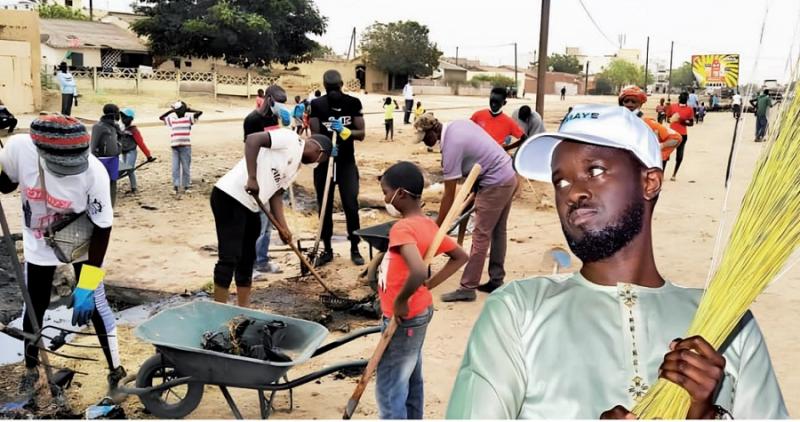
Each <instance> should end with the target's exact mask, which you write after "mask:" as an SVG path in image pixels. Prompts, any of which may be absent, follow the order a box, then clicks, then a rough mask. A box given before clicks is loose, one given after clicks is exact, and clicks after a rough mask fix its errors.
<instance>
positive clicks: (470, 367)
mask: <svg viewBox="0 0 800 422" xmlns="http://www.w3.org/2000/svg"><path fill="white" fill-rule="evenodd" d="M323 82H324V86H325V89H326V94H325V95H321V96H319V97H318V98H315V99H314V100H312V101H311V103H310V104H309V106H310V110H309V112H308V115H309V119H308V120H309V129H310V132H311V134H310V136H307V137H303V136H301V134H298V132H297V131H296V130H292V129H290V128H288V127H281V124H278V122H279V121H281V120H283V119H282V115H284V114H285V106H282V105H281V104H282V103H283V102H285V92H283V90H282V89H280V88H279V87H277V86H273V87H270V88H268V89H267V91H266V92H265V97H264V98H265V100H264V102H263V103H262V104H260V106H259V107H258V108H257V109H256V110H254V112H253V113H251V115H249V116H248V118H247V119H245V139H244V157H243V158H242V159H241V160H240V161H239V162H238V163H237V164H236V165H235V166H234V167H233V168H232V169H231V170H230V171H229V172H228V173H227V174H225V175H224V176H223V177H221V178H220V179H219V180H218V181H217V183H216V184H215V187H214V188H213V190H212V193H211V198H210V204H211V209H212V211H213V214H214V219H215V225H216V231H217V238H218V242H219V258H218V261H217V263H216V266H215V268H214V285H215V292H214V298H215V299H216V300H217V301H220V302H227V300H228V294H229V293H228V289H229V287H230V285H231V283H232V281H235V282H236V287H237V301H238V304H239V305H240V306H248V305H249V294H250V288H251V283H252V272H253V265H254V261H255V259H256V257H255V255H256V242H257V238H258V236H259V234H260V233H261V232H262V227H263V225H262V224H261V216H260V214H261V211H262V210H261V208H260V207H259V202H261V203H263V204H265V205H266V206H267V207H268V211H269V213H270V214H272V218H273V219H274V221H275V222H276V223H277V224H276V226H277V227H276V229H277V231H278V234H279V236H280V237H281V239H282V240H283V241H284V242H287V243H288V242H291V241H292V233H291V231H290V229H289V226H288V224H287V221H286V217H285V214H284V211H283V191H284V190H286V189H288V187H289V186H290V184H291V183H292V182H293V180H294V179H295V178H296V177H297V175H298V173H299V171H300V169H301V166H303V165H305V166H309V167H314V183H315V187H316V188H317V198H318V204H319V205H322V204H321V202H322V193H323V189H324V185H325V184H326V183H325V182H326V178H327V177H328V173H327V169H326V167H327V165H326V164H327V163H328V161H329V160H334V163H335V166H334V169H335V170H334V174H335V184H334V186H338V187H339V191H340V195H341V197H342V205H343V207H344V208H345V215H346V218H347V232H348V236H349V239H350V242H351V260H352V261H353V263H354V264H356V265H362V264H363V263H364V262H363V258H361V256H360V254H359V253H358V242H359V240H358V237H357V236H354V234H353V232H354V231H355V230H358V228H359V221H358V212H357V211H358V204H357V196H358V188H359V183H360V179H359V176H358V168H357V166H356V160H355V152H354V151H355V149H354V143H355V141H362V140H363V139H364V138H365V128H364V119H363V114H362V107H361V102H360V100H358V99H357V98H355V97H352V96H350V95H347V94H344V93H343V92H342V86H343V83H342V78H341V75H339V74H338V72H336V71H328V72H326V73H325V75H324V78H323ZM646 99H647V97H646V95H645V94H644V93H643V92H642V91H641V90H640V89H638V88H635V87H626V88H625V89H623V91H622V93H621V94H620V97H619V100H620V105H621V106H622V107H617V106H598V105H580V106H575V107H574V108H573V109H572V110H570V112H569V113H568V114H567V115H566V116H565V118H564V119H563V121H562V123H561V125H560V127H559V129H558V131H557V132H550V133H548V132H544V128H543V127H542V125H541V117H540V116H538V114H536V113H535V112H533V111H532V110H530V108H524V107H523V108H520V109H519V110H518V111H517V113H515V114H516V116H514V117H509V116H507V115H505V114H504V113H503V112H502V109H503V107H504V106H505V105H506V91H505V90H493V91H492V93H491V96H490V101H489V109H487V110H481V111H479V112H476V113H475V114H474V115H473V116H472V117H471V118H470V119H463V120H455V121H451V122H441V121H439V120H438V119H437V118H436V117H434V115H433V114H431V113H425V114H422V115H420V116H419V117H417V119H416V121H415V122H414V130H415V133H416V135H417V136H416V139H417V140H418V141H419V142H423V143H424V144H425V145H426V146H428V147H433V146H435V145H437V144H439V146H440V148H441V154H442V171H443V179H444V185H445V189H444V194H443V197H442V199H441V205H440V209H439V217H438V218H437V220H435V221H434V220H432V219H430V218H428V217H427V216H426V215H425V214H424V213H423V210H422V204H421V198H422V194H423V188H424V177H423V175H422V172H421V170H420V169H419V168H418V167H417V166H416V165H415V164H413V163H411V162H406V161H401V162H398V163H396V164H394V165H392V166H391V167H389V168H388V169H387V170H386V171H385V172H384V173H383V174H382V175H381V176H380V177H379V179H378V180H377V181H375V182H374V183H379V184H380V187H381V189H382V192H383V194H384V202H385V204H386V210H387V212H389V213H390V214H391V215H393V216H396V217H398V218H400V220H399V221H397V223H396V224H395V225H394V226H393V227H392V229H391V232H390V234H389V251H388V253H387V255H386V257H385V259H384V261H383V262H382V264H381V267H382V268H381V271H380V277H379V289H378V290H379V295H380V299H381V308H382V311H383V317H384V318H383V324H384V327H385V326H386V325H387V324H388V322H389V321H390V319H392V318H397V319H398V320H399V326H400V329H398V330H397V331H396V333H395V334H394V336H393V337H392V339H391V342H390V344H389V347H388V349H387V351H386V352H385V354H384V355H383V358H382V359H381V362H380V364H379V366H378V369H377V381H376V396H377V403H378V408H379V416H380V417H381V418H401V419H421V418H423V416H424V415H425V407H424V388H423V384H424V383H423V378H422V346H423V343H424V340H425V335H426V330H427V327H428V325H429V324H430V322H431V320H432V317H433V313H434V307H433V298H432V295H431V292H430V291H429V290H428V289H427V287H426V285H427V283H426V280H427V281H429V282H430V281H431V280H436V281H437V282H438V281H439V280H444V279H447V278H449V277H450V276H452V275H453V274H455V273H456V272H457V271H458V270H459V269H460V268H461V267H463V266H466V268H465V270H464V272H463V274H462V276H461V281H460V285H459V287H458V288H457V289H456V290H454V291H452V292H448V293H445V294H444V295H442V300H443V301H447V302H457V301H474V300H475V299H476V291H482V292H487V293H492V292H493V294H492V295H491V296H490V297H489V298H488V299H487V300H486V304H485V306H484V308H483V310H482V311H481V314H480V316H479V317H478V320H477V322H476V324H475V326H474V328H473V330H472V333H471V335H470V338H469V341H468V344H467V350H466V352H465V354H464V358H463V361H462V365H461V367H460V369H459V371H458V375H457V379H456V381H455V384H454V385H455V388H454V389H453V393H452V396H451V399H450V402H449V406H448V410H447V417H450V418H461V419H466V418H490V419H499V418H583V419H591V418H597V417H604V418H632V417H633V415H632V414H631V413H630V412H629V409H631V407H632V406H633V405H634V404H635V402H636V401H637V400H638V399H640V398H641V397H642V396H643V394H645V392H646V391H647V389H648V388H649V386H651V385H653V384H654V383H655V381H656V379H657V378H659V377H662V378H666V379H668V380H671V381H673V382H675V383H677V384H678V385H681V386H682V387H683V388H685V389H686V391H687V392H688V393H689V395H690V396H691V399H692V406H691V408H690V413H689V415H688V416H689V417H690V418H696V419H706V418H707V419H714V418H720V417H722V416H725V415H727V416H730V415H731V414H733V415H735V416H736V417H741V418H774V417H785V416H786V408H785V405H784V404H783V399H782V397H781V393H780V388H779V386H778V383H777V380H776V378H775V374H774V371H773V369H772V366H771V362H770V359H769V355H768V352H767V350H766V346H765V343H764V341H763V338H762V335H761V332H760V330H759V329H758V326H757V325H756V323H755V320H754V319H753V317H752V315H750V314H748V315H747V316H746V317H745V319H744V320H743V321H742V322H741V323H740V326H739V327H738V328H737V330H735V332H734V334H733V335H732V338H731V341H728V342H726V346H724V347H723V348H722V349H720V350H714V349H713V348H712V347H711V346H710V345H709V344H708V343H707V342H706V341H705V340H704V339H702V338H700V337H692V338H687V339H682V338H680V336H681V335H683V333H684V332H685V331H686V327H687V326H688V324H689V322H690V319H691V316H692V315H693V314H694V313H695V310H696V308H697V305H698V303H699V299H700V296H701V294H702V290H699V289H685V288H680V287H677V286H675V285H673V284H672V283H671V282H669V281H667V280H665V279H664V277H662V275H661V274H660V273H659V272H658V270H657V266H656V265H655V260H654V254H653V248H652V241H651V239H652V234H651V226H652V215H653V210H654V207H655V204H656V201H657V199H658V197H659V194H660V193H661V189H662V180H663V177H664V176H663V168H664V167H665V165H666V162H667V161H668V159H669V153H667V151H671V150H672V149H675V148H680V146H681V145H685V143H686V135H685V132H684V133H681V132H680V131H678V130H677V129H674V128H675V127H676V125H681V126H684V127H686V126H691V123H690V121H693V115H692V114H689V113H691V110H690V109H689V110H685V107H687V106H686V101H685V97H684V96H683V95H681V97H680V98H679V104H678V105H677V106H676V108H675V109H674V110H671V111H672V113H671V114H670V113H668V114H669V120H670V122H671V126H672V127H673V129H672V130H674V131H675V132H677V134H676V133H672V131H670V130H669V129H666V128H663V126H660V125H659V126H656V125H658V123H657V122H655V124H653V123H654V122H652V120H653V119H650V118H647V117H645V118H642V117H641V111H640V108H641V106H642V104H644V102H645V101H646ZM188 112H190V110H189V109H188V107H187V108H185V109H183V107H182V106H179V107H173V110H171V111H170V112H169V113H165V115H164V116H162V119H163V120H165V122H166V123H167V125H171V126H170V127H172V128H173V132H172V136H173V137H172V139H173V142H174V143H175V142H176V141H177V143H178V144H180V142H181V139H182V138H181V137H182V136H184V131H185V129H186V127H187V126H188V127H191V123H192V120H193V119H194V118H196V116H197V114H195V115H194V117H189V118H188V120H186V119H187V117H186V113H188ZM104 113H105V115H104V117H106V115H107V116H108V117H106V119H105V120H106V121H107V123H109V124H111V122H112V121H114V120H115V118H116V115H117V112H116V111H115V109H114V108H112V107H108V109H107V110H104ZM197 113H199V112H197ZM119 114H120V118H122V115H124V116H128V117H130V118H131V119H132V117H133V116H132V115H128V114H127V113H125V112H124V111H123V112H120V113H119ZM517 122H524V125H522V124H519V123H517ZM248 125H249V127H250V130H252V132H249V133H248ZM284 126H286V125H284ZM176 128H177V129H176ZM99 130H100V129H98V131H99ZM93 132H94V128H93ZM177 146H178V147H180V146H184V145H177ZM94 148H95V146H94V145H93V143H92V137H91V136H90V135H89V133H88V132H87V130H86V128H85V127H84V126H83V125H82V124H81V123H80V122H78V121H77V120H75V119H73V118H71V117H69V116H63V115H57V114H54V115H45V116H41V117H39V118H38V119H36V120H35V121H34V122H33V124H32V125H31V132H30V134H29V135H28V134H21V135H16V136H14V137H12V138H11V139H10V140H9V141H8V144H7V145H6V146H5V148H3V149H2V151H0V166H2V173H0V191H2V192H3V193H10V192H12V191H14V190H16V189H19V190H20V192H21V197H22V206H23V210H24V213H23V220H24V221H23V223H24V224H23V238H24V254H25V261H26V263H25V265H26V278H27V280H26V281H27V286H28V292H29V294H30V295H31V297H32V299H33V303H34V310H35V313H36V318H37V320H38V322H39V323H40V324H41V321H42V317H43V315H44V311H45V310H46V308H47V305H48V304H49V297H50V296H49V295H50V288H51V286H52V280H53V274H54V272H55V268H56V266H58V265H61V264H68V263H69V264H73V265H74V266H75V272H76V275H77V278H78V285H77V287H76V288H75V290H74V292H73V299H72V303H73V307H74V314H73V323H75V324H77V325H83V324H86V323H88V322H89V321H91V322H92V324H93V326H94V328H95V330H96V332H97V335H98V338H99V339H100V343H101V345H102V346H103V350H104V353H105V355H106V359H107V361H108V367H109V375H108V383H109V388H110V389H113V388H114V387H115V386H116V384H117V383H118V382H119V380H120V379H121V378H122V377H124V375H125V370H124V368H122V366H121V364H120V360H119V351H118V342H117V338H116V329H115V325H114V317H113V314H112V312H111V309H110V308H109V306H108V301H107V300H106V298H105V293H104V287H103V277H104V274H105V273H104V270H103V269H102V268H103V259H104V256H105V252H106V249H107V246H108V242H109V238H110V234H111V227H112V222H113V211H112V197H111V184H110V182H111V179H110V177H109V174H108V172H107V170H106V166H104V165H103V163H102V162H101V160H100V159H99V158H98V157H96V156H95V155H93V154H92V152H93V151H94ZM513 149H516V152H515V154H514V156H513V157H512V156H511V155H509V153H508V151H510V150H513ZM178 155H180V154H178ZM178 161H180V159H179V160H178ZM678 161H680V158H679V159H678ZM476 163H477V164H480V165H481V173H480V175H479V177H478V181H477V183H476V185H477V188H476V195H475V199H474V201H475V207H476V214H475V229H474V231H473V235H472V245H471V250H470V253H469V254H467V253H466V251H464V250H463V249H462V248H461V247H460V246H459V245H458V244H457V243H456V242H455V241H454V240H453V239H450V238H446V239H445V240H444V241H443V242H442V243H441V245H440V246H439V248H438V250H437V251H436V253H437V255H438V254H445V255H447V256H448V257H449V260H448V261H447V262H446V263H445V265H444V266H443V267H442V268H441V269H440V270H439V271H436V272H434V273H433V275H432V276H429V274H430V272H429V268H427V267H426V265H425V264H424V262H423V259H422V257H423V256H424V255H425V253H426V252H427V249H428V247H429V245H430V244H431V243H432V240H433V237H434V234H435V233H436V231H437V230H438V227H439V225H441V224H442V222H443V219H444V216H445V215H446V214H447V213H448V211H449V209H450V207H452V204H453V201H454V198H455V193H456V190H457V187H458V183H459V180H460V179H462V178H463V177H464V176H465V175H466V174H467V173H468V172H469V171H470V170H471V169H472V167H473V165H474V164H476ZM320 164H322V165H320ZM676 167H677V166H676ZM519 177H524V178H528V179H533V180H540V181H543V182H547V183H551V184H552V185H553V189H554V191H555V201H556V210H557V214H558V216H559V219H560V222H561V226H562V229H563V231H564V234H565V236H566V241H567V244H568V245H569V247H570V249H571V250H572V251H573V253H574V254H575V255H576V256H577V257H578V258H579V259H580V260H581V261H582V263H583V265H582V267H581V269H580V271H579V272H576V273H574V274H568V275H556V276H548V277H536V278H531V279H528V280H520V281H516V282H514V283H511V284H509V285H505V286H504V278H505V268H504V263H505V254H506V243H507V220H508V216H509V213H510V209H511V205H512V199H513V196H514V192H515V190H516V189H517V187H518V178H519ZM332 196H333V195H332V192H331V194H330V195H329V201H330V202H331V203H332ZM256 198H257V199H256ZM331 203H329V204H328V206H327V207H326V208H327V211H326V214H327V215H324V216H322V218H321V220H322V224H323V230H322V232H323V234H322V238H323V241H324V245H325V250H324V254H323V256H322V257H320V258H321V259H318V260H317V262H316V264H318V265H324V264H325V263H327V262H330V260H332V259H333V252H332V249H331V244H330V240H331V235H332V220H331V218H330V214H329V213H331V209H332V206H331V205H332V204H331ZM320 208H322V207H320ZM76 214H85V215H86V216H87V218H88V219H89V220H90V221H91V222H92V224H93V225H94V230H93V231H92V234H91V239H90V246H89V248H88V253H87V254H86V255H85V256H82V257H79V258H77V259H74V260H70V261H69V262H64V261H63V260H62V259H60V255H59V254H56V251H55V250H54V246H53V245H52V244H51V243H49V242H48V241H47V238H48V236H47V233H48V232H49V230H50V227H51V224H53V223H54V222H58V221H59V220H62V219H64V218H70V216H73V215H76ZM325 254H327V256H326V255H325ZM487 255H489V269H488V276H489V278H488V281H487V282H485V283H483V284H481V283H480V281H481V279H482V278H483V269H484V267H485V266H486V262H485V261H486V258H487ZM24 325H25V330H26V331H28V332H30V331H31V330H32V324H31V322H30V321H29V320H28V319H27V318H25V323H24ZM664 353H666V355H665V354H664ZM37 356H38V350H37V349H36V347H35V345H32V344H26V354H25V364H26V367H27V368H28V371H27V373H26V375H25V377H24V380H23V383H22V385H21V387H22V388H26V387H27V388H30V386H31V385H32V383H34V382H35V380H36V378H37V377H38V371H37V370H36V368H37V365H38V363H39V362H38V358H37ZM565 368H566V369H565ZM723 369H724V370H723Z"/></svg>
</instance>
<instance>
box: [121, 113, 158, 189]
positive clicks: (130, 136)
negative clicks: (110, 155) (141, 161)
mask: <svg viewBox="0 0 800 422" xmlns="http://www.w3.org/2000/svg"><path fill="white" fill-rule="evenodd" d="M120 117H121V120H122V124H123V125H125V130H124V131H123V132H122V137H121V138H120V144H121V146H122V163H123V165H124V167H125V168H126V169H129V170H128V179H129V180H130V182H131V190H130V191H128V192H127V193H128V194H129V195H136V193H137V190H136V169H135V168H136V155H137V154H136V148H137V147H138V148H141V150H142V152H143V153H144V156H145V157H147V161H148V162H152V161H155V157H153V156H152V155H151V154H150V150H149V149H147V145H145V143H144V138H143V137H142V133H141V132H140V131H139V128H138V127H136V125H134V124H133V119H134V118H135V117H136V113H135V112H134V111H133V109H131V108H126V109H125V110H122V111H121V112H120Z"/></svg>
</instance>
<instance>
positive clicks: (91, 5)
mask: <svg viewBox="0 0 800 422" xmlns="http://www.w3.org/2000/svg"><path fill="white" fill-rule="evenodd" d="M89 20H90V21H93V20H94V0H89Z"/></svg>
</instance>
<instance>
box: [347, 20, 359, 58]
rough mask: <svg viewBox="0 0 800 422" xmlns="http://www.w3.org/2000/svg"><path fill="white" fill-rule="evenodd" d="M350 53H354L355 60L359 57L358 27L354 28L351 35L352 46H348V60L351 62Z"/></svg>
mask: <svg viewBox="0 0 800 422" xmlns="http://www.w3.org/2000/svg"><path fill="white" fill-rule="evenodd" d="M350 51H352V52H353V58H354V59H355V58H356V56H357V55H358V54H357V53H356V27H355V26H354V27H353V33H352V34H351V35H350V44H349V45H348V46H347V60H350Z"/></svg>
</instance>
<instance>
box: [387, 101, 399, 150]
mask: <svg viewBox="0 0 800 422" xmlns="http://www.w3.org/2000/svg"><path fill="white" fill-rule="evenodd" d="M398 107H400V106H399V105H397V100H392V98H391V97H386V99H384V100H383V121H384V123H385V125H386V136H384V137H383V140H384V141H386V140H388V139H389V135H390V134H391V140H392V141H394V111H395V110H396V109H397V108H398Z"/></svg>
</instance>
